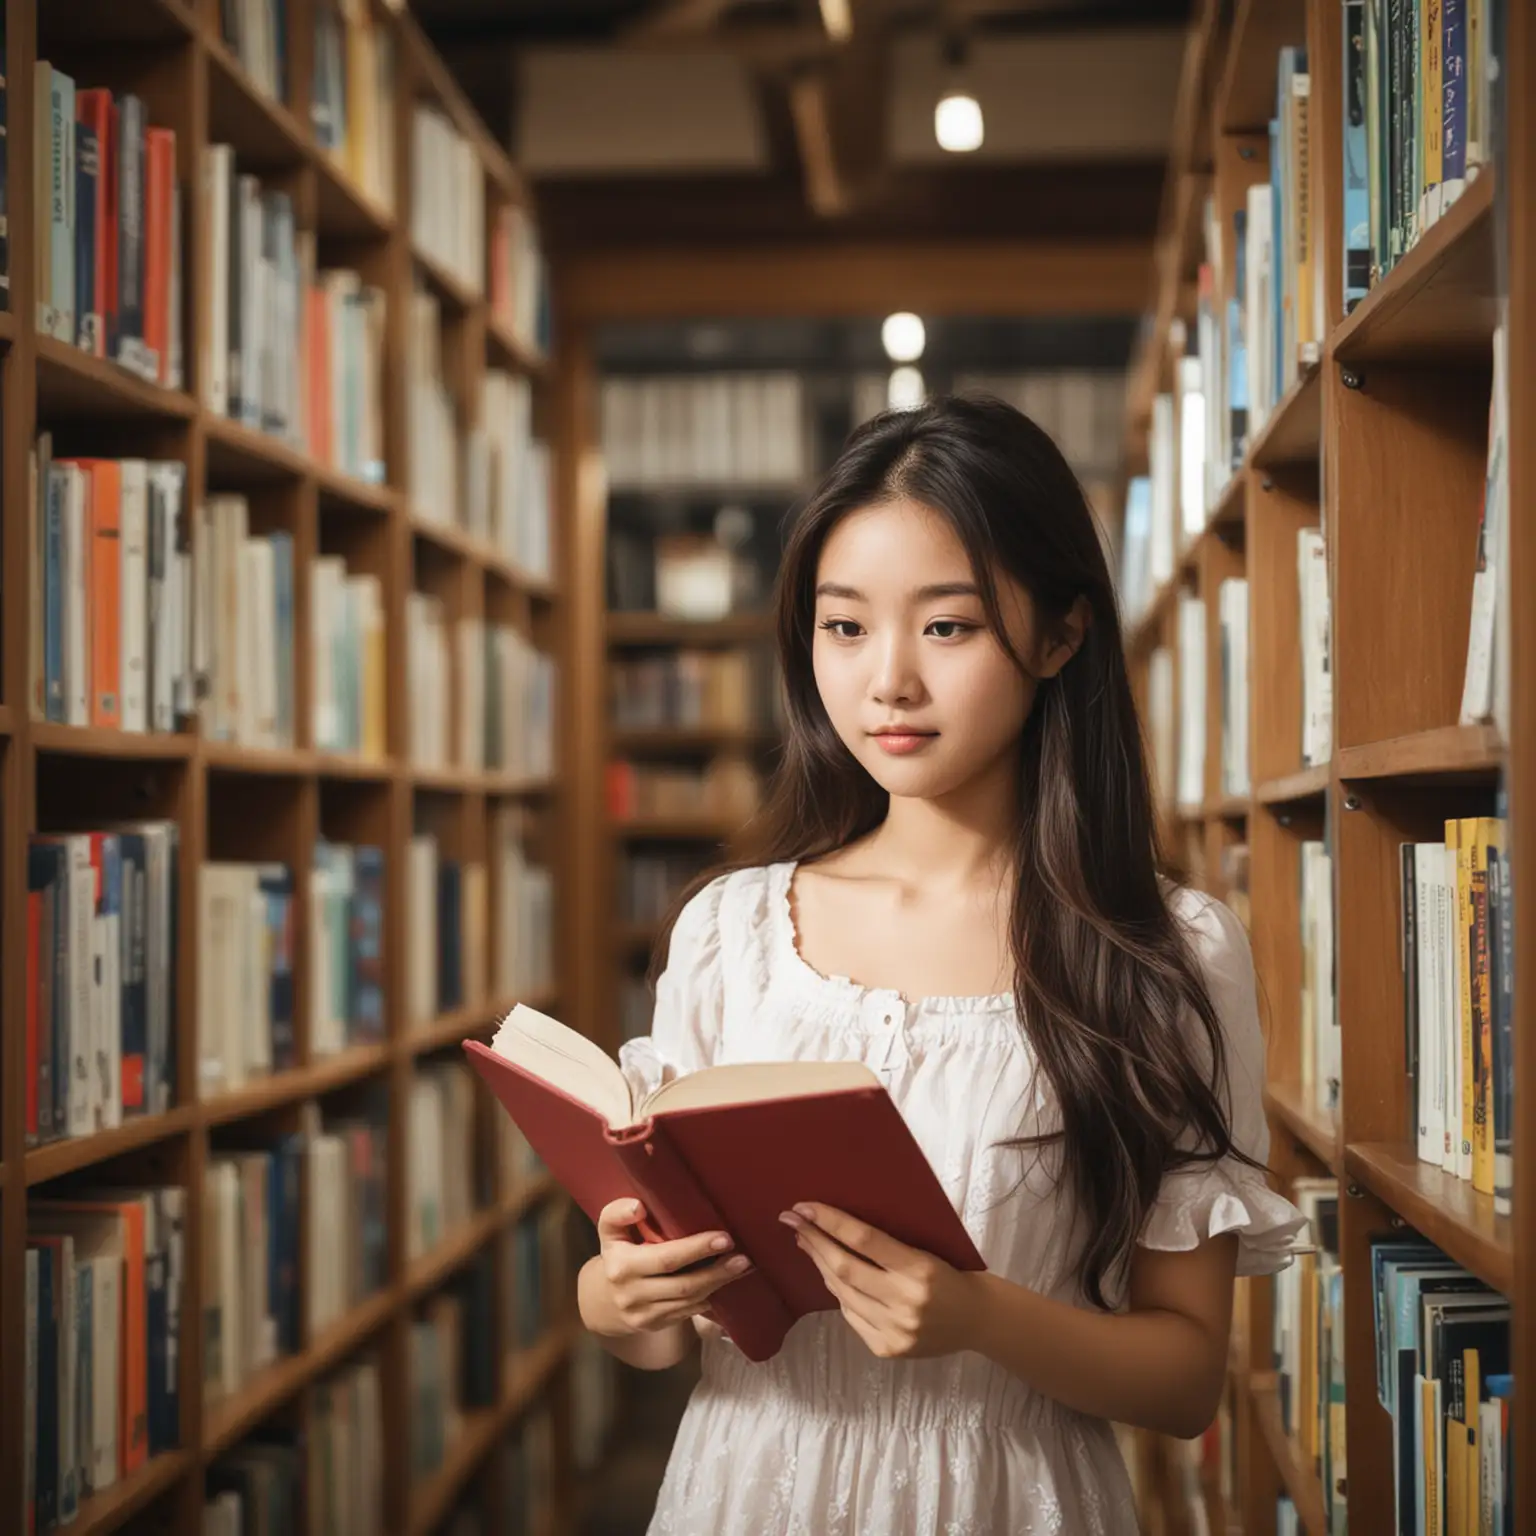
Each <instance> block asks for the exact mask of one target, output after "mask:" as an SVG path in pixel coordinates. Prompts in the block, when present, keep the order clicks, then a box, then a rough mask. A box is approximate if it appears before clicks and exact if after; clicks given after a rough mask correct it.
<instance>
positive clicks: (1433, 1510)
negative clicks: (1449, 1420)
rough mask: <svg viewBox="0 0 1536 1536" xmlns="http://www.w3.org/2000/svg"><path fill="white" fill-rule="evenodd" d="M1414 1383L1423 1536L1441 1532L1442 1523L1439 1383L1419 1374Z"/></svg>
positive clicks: (1443, 1525)
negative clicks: (1416, 1395)
mask: <svg viewBox="0 0 1536 1536" xmlns="http://www.w3.org/2000/svg"><path fill="white" fill-rule="evenodd" d="M1418 1383H1419V1451H1420V1457H1419V1459H1420V1465H1421V1466H1422V1467H1423V1478H1422V1480H1421V1482H1420V1485H1419V1497H1420V1498H1421V1499H1422V1500H1423V1502H1424V1536H1445V1523H1444V1521H1443V1520H1442V1519H1441V1518H1440V1511H1441V1507H1442V1504H1441V1500H1442V1493H1441V1488H1440V1465H1441V1457H1440V1383H1439V1382H1438V1381H1437V1380H1436V1379H1435V1378H1434V1377H1433V1376H1431V1377H1429V1378H1428V1379H1427V1380H1426V1378H1424V1377H1423V1376H1420V1377H1419V1378H1418Z"/></svg>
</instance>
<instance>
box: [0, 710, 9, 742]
mask: <svg viewBox="0 0 1536 1536" xmlns="http://www.w3.org/2000/svg"><path fill="white" fill-rule="evenodd" d="M10 734H11V706H10V705H9V704H0V736H9V735H10Z"/></svg>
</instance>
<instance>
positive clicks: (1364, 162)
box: [1342, 0, 1371, 314]
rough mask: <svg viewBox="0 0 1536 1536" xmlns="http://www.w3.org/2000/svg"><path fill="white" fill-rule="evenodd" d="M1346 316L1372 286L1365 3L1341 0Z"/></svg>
mask: <svg viewBox="0 0 1536 1536" xmlns="http://www.w3.org/2000/svg"><path fill="white" fill-rule="evenodd" d="M1343 84H1344V89H1343V93H1342V94H1343V99H1344V312H1345V313H1346V314H1348V313H1349V311H1350V310H1351V309H1353V308H1354V307H1355V305H1356V304H1358V303H1359V302H1360V300H1361V299H1363V298H1364V297H1365V296H1366V294H1367V293H1368V292H1369V291H1370V286H1371V177H1370V160H1369V146H1368V144H1367V140H1366V132H1365V101H1366V86H1365V0H1344V82H1343Z"/></svg>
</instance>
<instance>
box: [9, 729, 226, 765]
mask: <svg viewBox="0 0 1536 1536" xmlns="http://www.w3.org/2000/svg"><path fill="white" fill-rule="evenodd" d="M27 736H28V739H29V740H30V741H31V742H32V745H33V746H34V747H36V748H37V750H38V751H39V752H57V753H59V754H61V755H64V754H68V755H70V756H73V757H122V758H160V759H163V760H167V761H175V760H178V759H180V760H183V761H184V760H185V759H187V758H189V757H191V756H192V751H193V747H194V744H195V742H196V737H194V736H192V735H191V734H189V733H188V732H186V731H159V732H157V731H146V732H143V733H140V732H138V731H113V730H107V729H104V728H102V727H100V726H93V725H58V724H56V723H53V722H51V721H43V720H34V721H32V722H31V725H30V727H29V728H28V731H27Z"/></svg>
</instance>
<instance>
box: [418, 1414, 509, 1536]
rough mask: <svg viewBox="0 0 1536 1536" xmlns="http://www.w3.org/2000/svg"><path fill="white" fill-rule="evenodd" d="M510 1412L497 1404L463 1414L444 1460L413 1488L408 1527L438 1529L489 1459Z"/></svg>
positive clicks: (422, 1531) (419, 1530) (428, 1529)
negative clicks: (471, 1476)
mask: <svg viewBox="0 0 1536 1536" xmlns="http://www.w3.org/2000/svg"><path fill="white" fill-rule="evenodd" d="M506 1422H507V1415H506V1413H505V1411H504V1410H503V1409H501V1408H499V1407H497V1408H478V1409H472V1410H471V1411H469V1412H468V1413H465V1414H462V1415H461V1417H460V1424H459V1433H458V1435H457V1437H456V1438H455V1439H454V1442H453V1444H452V1445H450V1446H449V1447H448V1450H447V1454H446V1455H445V1456H444V1458H443V1463H442V1465H441V1466H440V1467H438V1468H437V1470H436V1471H435V1472H432V1473H429V1474H428V1476H427V1477H426V1478H425V1479H424V1480H423V1481H422V1482H420V1483H418V1484H417V1486H416V1487H415V1488H413V1489H412V1490H411V1517H410V1522H409V1524H408V1525H407V1527H406V1529H407V1531H409V1532H411V1533H413V1536H414V1533H416V1532H421V1533H422V1536H425V1533H426V1532H429V1531H433V1530H436V1529H437V1527H438V1526H439V1525H441V1524H442V1522H443V1520H444V1518H445V1517H446V1516H447V1514H448V1511H449V1509H450V1507H451V1506H452V1504H453V1501H454V1499H455V1498H456V1497H457V1495H458V1492H459V1489H460V1488H461V1487H462V1486H463V1485H464V1482H465V1480H466V1479H467V1478H468V1477H469V1475H470V1473H471V1472H473V1471H474V1469H475V1468H476V1467H477V1466H479V1465H480V1463H481V1462H482V1461H484V1460H485V1458H486V1455H487V1454H488V1453H489V1451H490V1449H491V1447H492V1446H493V1445H494V1444H495V1443H496V1440H497V1437H498V1436H499V1435H500V1434H501V1432H502V1430H503V1429H504V1428H505V1426H506Z"/></svg>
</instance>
